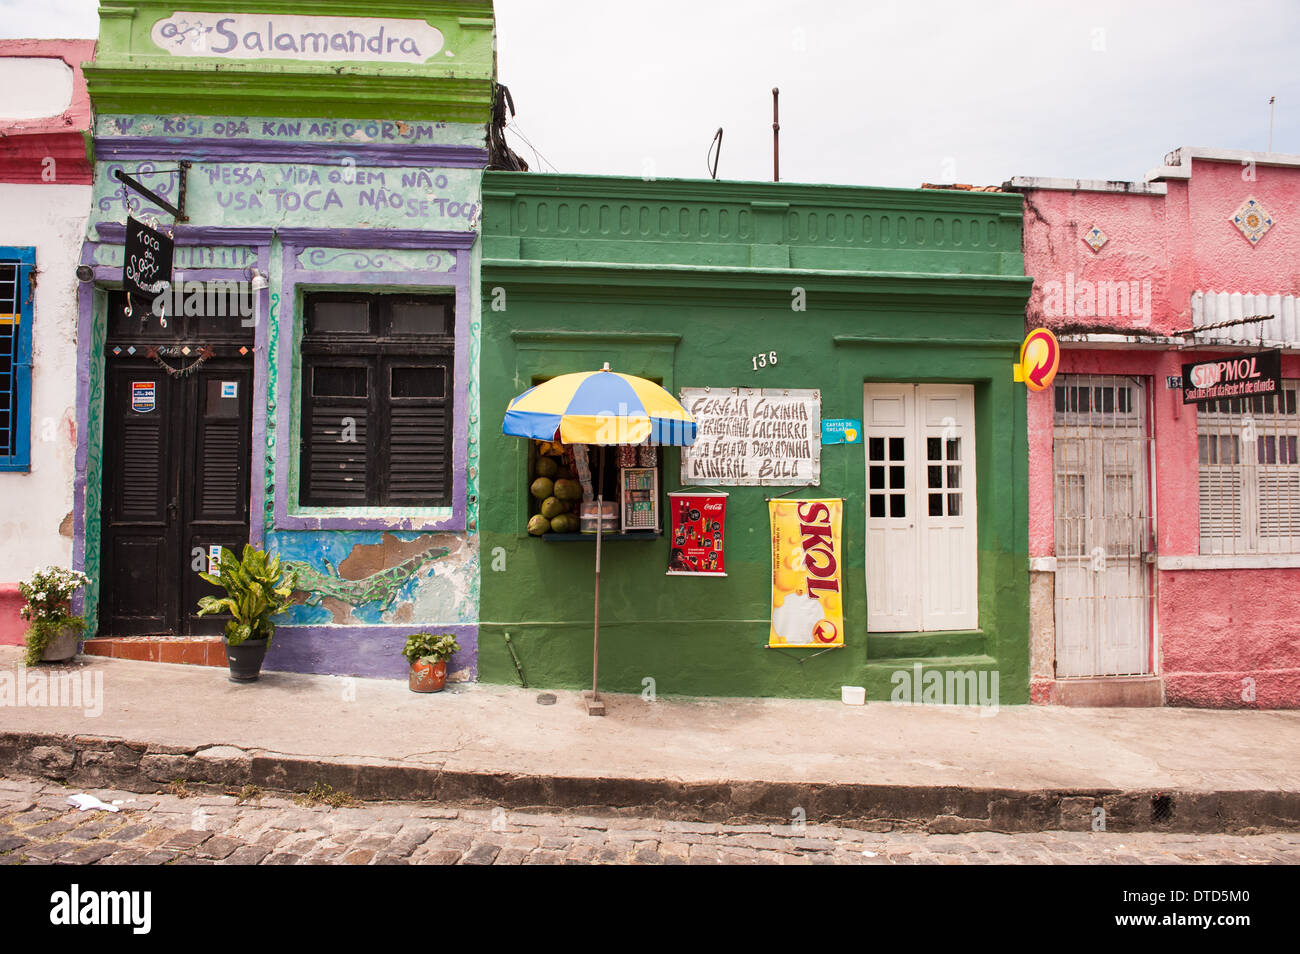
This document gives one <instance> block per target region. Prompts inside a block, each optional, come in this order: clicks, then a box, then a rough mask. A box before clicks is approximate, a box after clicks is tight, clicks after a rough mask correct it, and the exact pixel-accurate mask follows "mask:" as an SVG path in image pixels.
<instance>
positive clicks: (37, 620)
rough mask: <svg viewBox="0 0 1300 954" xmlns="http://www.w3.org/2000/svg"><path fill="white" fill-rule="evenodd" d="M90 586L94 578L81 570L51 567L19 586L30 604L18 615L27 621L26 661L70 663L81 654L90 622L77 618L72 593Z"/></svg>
mask: <svg viewBox="0 0 1300 954" xmlns="http://www.w3.org/2000/svg"><path fill="white" fill-rule="evenodd" d="M88 583H90V577H88V576H86V574H84V573H80V572H78V571H77V570H65V569H64V568H63V567H61V566H47V567H46V568H45V569H43V570H38V571H36V572H35V573H33V574H32V578H31V579H30V580H24V581H23V582H21V583H19V584H18V592H19V593H20V594H21V595H22V598H23V599H24V600H26V601H27V603H26V605H24V606H23V608H22V609H20V610H19V611H18V615H19V616H21V617H22V618H23V619H25V620H27V635H26V637H25V639H24V642H25V643H26V646H27V654H26V656H25V657H24V662H25V663H26V664H27V665H29V666H35V665H36V664H37V663H40V662H66V661H67V660H69V659H71V658H72V657H74V656H75V655H77V641H78V639H80V637H81V633H82V631H83V630H85V628H86V620H85V619H84V618H83V617H81V616H73V615H72V610H71V608H70V607H71V605H72V594H73V593H75V592H77V590H79V589H81V588H82V587H83V586H86V585H87V584H88Z"/></svg>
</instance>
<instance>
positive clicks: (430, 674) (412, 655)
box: [402, 633, 460, 692]
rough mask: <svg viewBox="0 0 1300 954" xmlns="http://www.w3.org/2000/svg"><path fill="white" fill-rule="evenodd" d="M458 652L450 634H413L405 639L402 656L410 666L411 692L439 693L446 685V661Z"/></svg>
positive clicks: (457, 645)
mask: <svg viewBox="0 0 1300 954" xmlns="http://www.w3.org/2000/svg"><path fill="white" fill-rule="evenodd" d="M458 652H460V643H458V642H456V637H455V636H453V635H452V634H451V633H442V634H441V635H439V636H435V635H433V633H414V634H412V635H410V636H408V637H406V648H405V649H403V650H402V655H403V656H405V657H406V661H407V662H409V663H410V664H411V682H410V685H411V691H412V692H441V691H442V688H443V687H444V686H445V685H447V660H448V659H450V658H451V656H452V654H453V653H458Z"/></svg>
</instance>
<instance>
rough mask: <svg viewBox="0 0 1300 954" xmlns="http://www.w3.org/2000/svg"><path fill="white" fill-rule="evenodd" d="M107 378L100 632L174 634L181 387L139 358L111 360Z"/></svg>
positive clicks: (105, 633)
mask: <svg viewBox="0 0 1300 954" xmlns="http://www.w3.org/2000/svg"><path fill="white" fill-rule="evenodd" d="M106 379H107V380H106V383H107V387H106V388H105V394H104V503H103V518H102V521H101V528H100V534H101V539H102V545H101V561H100V566H101V568H102V569H101V586H100V592H101V595H102V601H103V605H102V608H101V612H100V624H101V625H100V632H101V633H103V634H104V635H111V636H138V635H142V634H145V633H174V632H177V628H176V622H177V620H176V608H177V605H178V604H177V585H176V584H177V582H178V581H179V573H178V572H177V566H176V564H177V561H178V559H179V557H180V520H179V519H178V505H177V501H178V496H177V495H178V492H179V490H180V468H179V467H177V466H176V464H177V454H176V452H175V449H174V446H173V444H174V440H175V431H176V424H177V421H178V419H179V418H180V416H181V415H182V413H183V410H182V406H183V403H184V396H183V394H182V388H181V385H180V383H179V382H177V381H175V380H173V379H172V378H171V377H169V376H168V375H167V373H166V372H165V371H163V370H162V369H161V368H159V367H157V366H156V365H153V364H152V363H151V362H147V361H143V360H139V359H135V360H128V361H120V362H116V361H110V362H108V367H107V373H106Z"/></svg>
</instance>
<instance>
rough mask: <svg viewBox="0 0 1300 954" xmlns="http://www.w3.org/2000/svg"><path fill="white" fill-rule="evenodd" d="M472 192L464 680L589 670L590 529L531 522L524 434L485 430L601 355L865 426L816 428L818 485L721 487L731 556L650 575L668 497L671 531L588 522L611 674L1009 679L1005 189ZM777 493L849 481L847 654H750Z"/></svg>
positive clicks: (690, 384) (734, 686)
mask: <svg viewBox="0 0 1300 954" xmlns="http://www.w3.org/2000/svg"><path fill="white" fill-rule="evenodd" d="M483 188H484V193H483V201H484V218H483V232H482V245H483V265H482V286H481V287H482V315H483V335H482V362H481V375H482V393H483V403H482V414H483V427H482V456H481V466H482V474H481V478H480V488H481V500H482V505H481V510H480V514H481V524H480V542H481V547H482V550H481V552H482V566H481V594H482V600H481V614H480V625H479V658H478V663H479V677H480V678H481V679H482V680H485V681H489V682H499V683H515V684H517V683H518V682H519V681H520V680H521V679H523V680H526V681H527V684H528V685H529V686H539V687H554V688H582V687H584V686H590V684H591V664H592V611H593V565H594V556H595V554H594V549H595V547H594V545H593V543H594V537H593V536H592V535H580V534H557V535H551V534H548V535H546V536H542V537H536V536H530V535H529V534H528V533H527V530H526V526H527V523H528V520H529V516H530V514H532V513H534V512H535V510H536V503H535V502H534V500H533V498H532V497H531V495H530V481H531V480H532V479H533V477H534V468H535V467H536V464H535V461H536V459H537V454H538V448H537V446H536V445H534V444H533V443H532V442H530V441H527V440H521V439H519V438H515V437H508V436H504V435H503V434H502V433H501V424H502V419H503V416H504V413H505V410H506V405H507V403H508V402H509V400H510V399H511V398H512V397H513V396H514V395H516V394H519V393H521V392H523V391H524V390H526V389H527V388H529V387H531V386H532V385H534V384H537V383H539V382H541V381H543V380H545V379H547V378H549V377H552V376H554V375H557V374H562V373H566V372H572V371H583V370H594V369H598V368H600V367H601V366H602V365H603V364H604V363H605V362H609V364H610V365H611V367H612V368H613V369H614V370H617V371H622V372H627V373H630V374H635V375H640V376H643V377H647V378H650V379H652V380H655V381H657V382H659V383H661V384H662V385H663V387H664V388H666V389H667V390H668V391H669V392H671V393H672V394H674V395H675V396H676V395H679V394H683V393H698V392H695V391H693V390H691V389H699V388H705V387H707V388H710V389H712V391H713V392H714V393H719V394H726V393H729V391H730V389H732V388H737V389H740V388H750V389H763V390H764V392H767V391H768V390H769V389H775V390H776V391H777V393H780V392H781V391H783V390H784V389H801V390H804V391H807V390H812V391H815V392H816V395H817V397H818V399H819V401H820V413H821V416H822V418H823V419H824V420H825V419H832V418H843V419H852V420H853V421H855V422H856V421H861V422H862V425H861V426H862V430H863V434H862V437H861V438H859V441H858V442H854V443H842V444H837V443H825V444H823V445H822V446H821V447H820V451H819V452H818V456H819V463H820V480H819V483H818V484H817V485H802V486H800V485H795V486H788V485H782V486H770V485H767V486H765V485H754V484H745V485H734V484H733V485H729V486H725V487H721V488H715V489H721V490H724V491H726V492H727V494H728V497H727V511H726V526H725V567H726V574H727V575H726V576H725V577H717V578H708V577H703V576H670V575H667V574H666V570H667V567H668V563H669V559H670V552H671V547H672V543H673V541H671V540H670V539H668V538H667V537H668V531H669V517H668V515H667V514H666V512H664V513H663V516H662V527H661V528H662V530H663V534H654V533H647V534H642V535H640V536H634V535H623V534H620V535H618V536H616V537H614V538H611V539H608V540H606V541H605V543H604V555H603V561H602V577H601V612H600V622H601V626H600V631H601V637H600V686H601V688H602V689H607V690H610V691H621V692H638V693H640V692H644V691H646V690H647V689H648V688H650V687H653V689H654V691H655V692H656V693H665V694H684V695H704V696H788V697H814V698H818V697H821V698H833V697H836V696H838V694H839V693H840V687H841V686H865V687H866V689H867V696H868V698H871V699H890V698H894V699H900V698H911V696H910V695H908V694H910V693H911V692H912V690H913V689H914V688H915V689H917V690H919V689H920V688H921V686H922V685H923V684H924V685H929V684H931V682H932V681H935V680H936V677H931V676H929V675H928V674H929V673H931V672H939V673H941V674H942V677H943V678H944V679H947V680H948V685H950V686H951V685H952V684H953V681H954V677H956V681H957V682H958V683H960V682H961V680H962V679H965V678H968V677H970V676H971V675H972V674H975V675H978V674H981V673H984V674H989V675H992V674H996V676H997V678H996V680H992V679H989V680H987V683H988V684H990V685H991V686H992V687H993V688H992V692H993V696H994V697H995V698H996V699H999V700H1000V701H1001V702H1003V703H1019V702H1026V701H1027V700H1028V574H1027V569H1026V567H1027V560H1026V555H1027V536H1026V534H1027V531H1026V466H1027V464H1026V461H1027V451H1026V434H1025V411H1024V399H1023V391H1021V388H1022V387H1023V386H1022V385H1018V384H1015V383H1013V380H1012V365H1013V363H1014V361H1015V359H1016V356H1017V349H1018V346H1019V344H1020V341H1021V338H1022V337H1023V328H1024V307H1025V301H1026V298H1027V296H1028V293H1029V289H1030V280H1029V279H1028V278H1026V277H1024V269H1023V257H1022V254H1021V211H1020V202H1019V198H1018V197H1017V196H1013V195H1003V194H989V193H970V192H958V191H950V190H898V189H875V188H855V187H836V186H820V185H798V184H786V183H780V184H772V183H744V182H716V181H693V180H657V181H655V180H651V181H646V180H642V179H632V178H607V177H588V176H559V175H535V174H527V173H505V172H488V173H486V174H485V177H484V187H483ZM737 393H740V392H737ZM891 428H893V430H891ZM895 435H897V436H895ZM945 449H947V450H945ZM683 453H685V452H684V451H683V450H681V449H679V448H675V447H665V448H660V449H659V450H658V454H659V458H658V465H659V471H658V497H659V503H660V506H661V511H666V506H665V505H666V496H665V495H666V494H667V493H669V492H672V491H677V490H704V489H708V488H709V487H710V486H712V485H701V486H695V485H691V486H683V485H682V474H681V469H680V464H681V456H682V454H683ZM936 455H937V456H936ZM936 461H937V463H936ZM869 485H870V486H869ZM872 491H875V493H873V492H872ZM777 496H782V497H783V498H785V499H790V498H794V499H798V498H814V497H839V498H842V499H843V501H844V509H843V547H842V549H843V552H842V560H843V577H842V584H843V611H844V625H845V638H844V646H843V648H840V649H834V650H830V651H822V652H818V651H817V650H815V649H803V648H797V649H768V648H766V644H767V641H768V630H769V621H770V619H771V586H772V578H773V572H772V566H771V561H772V557H771V543H770V533H769V523H768V506H767V500H768V499H769V498H774V497H777ZM873 498H874V499H873ZM948 508H951V511H950V510H949V509H948ZM869 593H870V594H872V595H871V598H869ZM877 594H879V595H877ZM918 667H919V668H918ZM970 684H971V685H973V683H970ZM900 693H901V694H902V695H900ZM914 701H916V702H920V701H922V696H921V694H920V693H919V692H918V693H917V694H916V695H915V698H914ZM925 701H952V700H950V699H947V698H946V697H934V696H927V697H926V699H925ZM969 701H975V700H974V699H971V700H969Z"/></svg>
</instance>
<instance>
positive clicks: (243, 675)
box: [226, 637, 271, 682]
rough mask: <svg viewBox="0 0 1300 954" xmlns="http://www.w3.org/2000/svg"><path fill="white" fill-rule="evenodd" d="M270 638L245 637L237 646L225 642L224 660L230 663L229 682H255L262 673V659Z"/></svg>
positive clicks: (264, 656)
mask: <svg viewBox="0 0 1300 954" xmlns="http://www.w3.org/2000/svg"><path fill="white" fill-rule="evenodd" d="M270 642H271V640H270V639H269V638H267V637H263V638H262V639H246V640H244V641H243V642H242V643H240V644H239V645H238V646H232V645H230V643H226V662H227V663H229V664H230V681H231V682H256V681H257V679H258V677H259V676H261V675H262V660H263V659H265V658H266V647H267V646H268V645H269V644H270Z"/></svg>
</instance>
